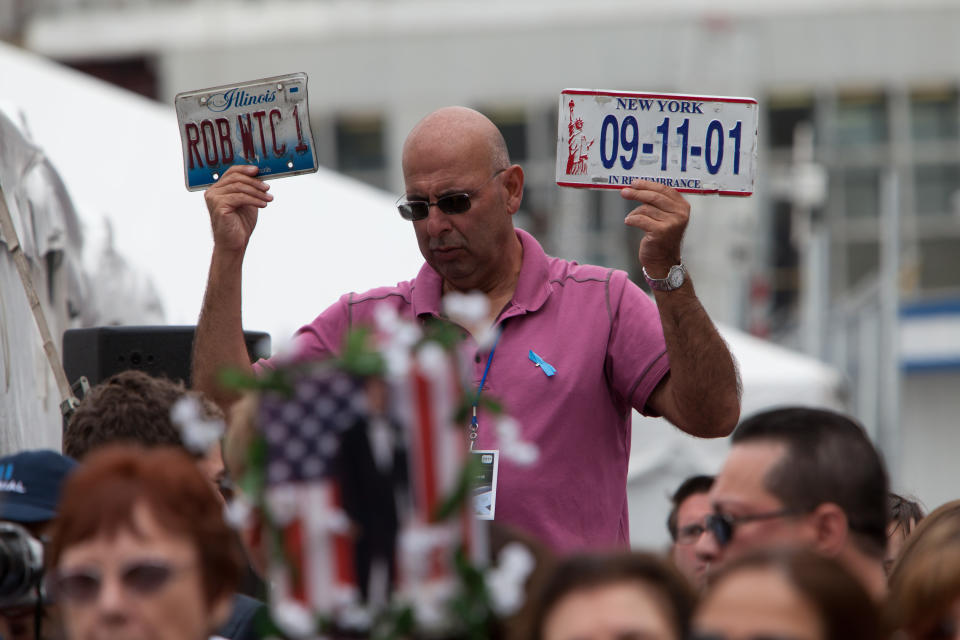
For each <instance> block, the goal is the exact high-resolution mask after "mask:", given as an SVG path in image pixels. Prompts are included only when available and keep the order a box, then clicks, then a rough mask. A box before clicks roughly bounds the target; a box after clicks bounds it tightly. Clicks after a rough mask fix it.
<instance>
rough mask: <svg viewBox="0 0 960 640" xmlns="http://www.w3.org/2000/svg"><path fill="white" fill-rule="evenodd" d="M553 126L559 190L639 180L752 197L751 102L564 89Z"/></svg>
mask: <svg viewBox="0 0 960 640" xmlns="http://www.w3.org/2000/svg"><path fill="white" fill-rule="evenodd" d="M558 124H559V128H558V131H557V184H558V185H560V186H564V187H592V188H601V189H619V188H622V187H623V186H624V185H628V184H630V182H632V181H633V180H634V179H635V178H644V179H647V180H654V181H656V182H660V183H663V184H666V185H669V186H671V187H673V188H675V189H677V190H678V191H683V192H686V193H719V194H720V195H731V196H749V195H751V194H752V193H753V179H754V173H755V165H756V160H757V101H756V100H754V99H753V98H723V97H717V96H692V95H680V94H663V93H633V92H626V91H589V90H583V89H567V90H565V91H563V92H562V93H561V94H560V118H559V123H558Z"/></svg>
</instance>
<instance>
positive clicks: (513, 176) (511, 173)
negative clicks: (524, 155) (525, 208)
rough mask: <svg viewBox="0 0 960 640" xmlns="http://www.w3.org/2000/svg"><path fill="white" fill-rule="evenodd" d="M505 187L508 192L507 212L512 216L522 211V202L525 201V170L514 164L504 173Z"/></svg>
mask: <svg viewBox="0 0 960 640" xmlns="http://www.w3.org/2000/svg"><path fill="white" fill-rule="evenodd" d="M503 186H504V187H505V188H506V190H507V198H506V205H507V212H508V213H509V214H510V215H513V214H515V213H516V212H517V211H519V210H520V201H521V200H523V169H522V168H520V165H518V164H513V165H510V166H509V167H507V169H506V170H505V171H504V172H503Z"/></svg>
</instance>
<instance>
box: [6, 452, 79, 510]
mask: <svg viewBox="0 0 960 640" xmlns="http://www.w3.org/2000/svg"><path fill="white" fill-rule="evenodd" d="M75 466H77V463H76V462H75V461H74V460H73V458H68V457H66V456H62V455H60V454H59V453H57V452H56V451H49V450H45V449H36V450H33V451H21V452H20V453H15V454H13V455H11V456H4V457H2V458H0V520H8V521H10V522H45V521H47V520H53V518H54V517H55V516H56V515H57V503H58V502H59V501H60V488H61V487H62V486H63V481H64V480H65V479H66V478H67V475H68V474H69V473H70V472H71V471H72V470H73V468H74V467H75Z"/></svg>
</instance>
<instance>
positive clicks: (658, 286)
mask: <svg viewBox="0 0 960 640" xmlns="http://www.w3.org/2000/svg"><path fill="white" fill-rule="evenodd" d="M641 269H642V270H643V277H644V278H646V280H647V284H648V285H650V288H651V289H654V290H655V291H673V290H674V289H679V288H680V287H682V286H683V283H684V281H685V280H686V279H687V268H686V267H684V266H683V263H682V262H681V263H680V264H675V265H673V266H672V267H670V272H669V273H667V277H666V278H651V277H650V274H648V273H647V268H646V267H641Z"/></svg>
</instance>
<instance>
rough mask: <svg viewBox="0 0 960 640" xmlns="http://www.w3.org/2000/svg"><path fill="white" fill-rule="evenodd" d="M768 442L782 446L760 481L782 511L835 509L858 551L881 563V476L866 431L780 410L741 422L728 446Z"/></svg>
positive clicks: (823, 415) (819, 413) (828, 417)
mask: <svg viewBox="0 0 960 640" xmlns="http://www.w3.org/2000/svg"><path fill="white" fill-rule="evenodd" d="M757 441H768V442H776V443H782V444H783V445H785V446H786V453H785V454H784V456H783V459H782V460H781V461H780V462H778V463H777V464H776V466H775V467H773V468H772V469H770V471H769V472H768V473H767V477H766V478H765V485H766V488H767V490H768V491H770V493H772V494H773V495H774V496H776V497H777V498H779V499H780V501H781V502H783V505H784V507H786V508H788V509H794V510H796V511H798V512H809V511H813V510H814V509H816V508H817V506H819V505H821V504H824V503H833V504H836V505H837V506H839V507H840V508H841V509H842V510H843V512H844V514H846V517H847V523H848V526H849V528H850V531H851V533H852V534H853V539H854V542H855V543H856V546H857V548H858V549H860V551H862V552H863V553H865V554H867V555H869V556H871V557H875V558H882V557H883V553H884V550H885V549H886V545H887V493H888V480H887V472H886V470H885V468H884V465H883V460H882V459H881V458H880V454H879V453H878V452H877V450H876V449H875V448H874V446H873V444H872V443H871V442H870V438H869V437H867V434H866V432H865V431H864V430H863V427H861V426H860V425H859V424H857V423H856V422H854V421H853V420H852V419H851V418H849V417H847V416H845V415H842V414H840V413H836V412H834V411H828V410H826V409H811V408H800V407H797V408H793V407H791V408H784V409H774V410H772V411H765V412H762V413H758V414H756V415H754V416H752V417H750V418H747V419H746V420H744V421H743V422H741V423H740V425H739V426H738V427H737V428H736V430H735V431H734V432H733V437H732V443H733V444H734V445H737V444H744V443H748V442H757Z"/></svg>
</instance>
